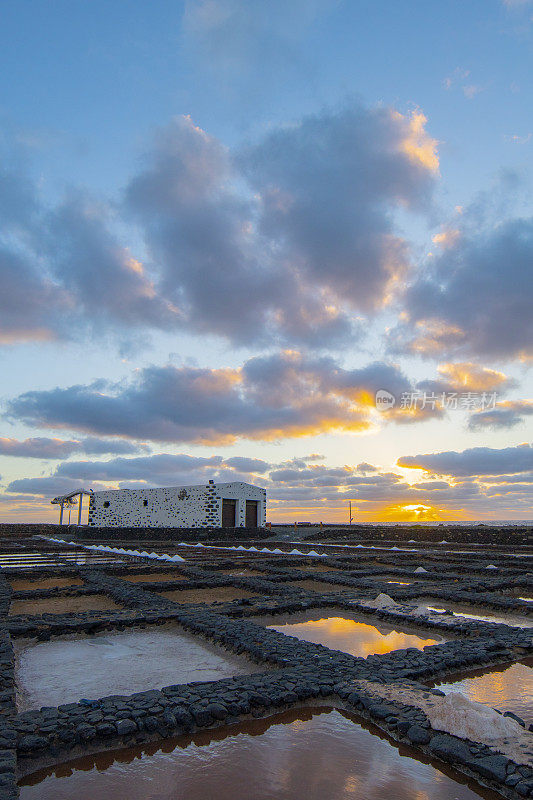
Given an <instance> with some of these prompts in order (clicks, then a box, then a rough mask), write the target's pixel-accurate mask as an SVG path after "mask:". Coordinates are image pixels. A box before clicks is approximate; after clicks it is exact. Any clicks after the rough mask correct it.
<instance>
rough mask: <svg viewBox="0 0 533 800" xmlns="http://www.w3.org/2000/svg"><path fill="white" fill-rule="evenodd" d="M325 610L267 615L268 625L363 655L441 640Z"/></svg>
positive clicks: (307, 639) (356, 654) (333, 648)
mask: <svg viewBox="0 0 533 800" xmlns="http://www.w3.org/2000/svg"><path fill="white" fill-rule="evenodd" d="M326 613H329V614H331V612H325V611H324V610H322V611H319V612H316V611H312V612H307V613H305V614H302V615H291V616H290V617H286V618H285V622H283V623H282V622H281V620H280V621H276V620H275V618H270V619H269V620H268V627H269V628H271V629H273V630H276V631H279V632H280V633H285V634H286V635H288V636H296V638H297V639H304V640H305V641H307V642H314V643H315V644H322V645H325V647H330V648H331V649H332V650H342V651H343V652H345V653H350V655H352V656H362V657H363V658H365V657H366V656H370V655H374V654H376V653H378V654H383V653H390V652H391V651H392V650H401V649H404V648H407V647H416V648H418V649H419V650H421V649H422V648H423V647H425V646H426V645H428V644H439V643H440V642H442V641H443V639H441V638H436V639H435V638H433V639H425V638H423V637H421V636H418V635H417V634H414V633H408V632H405V631H398V630H396V629H394V628H392V627H391V626H388V625H381V624H380V626H379V628H378V627H377V626H375V625H371V624H369V623H367V622H360V621H359V620H358V619H354V618H353V617H352V616H350V615H349V614H345V613H342V612H338V613H336V614H335V615H334V616H327V617H326V616H325V614H326Z"/></svg>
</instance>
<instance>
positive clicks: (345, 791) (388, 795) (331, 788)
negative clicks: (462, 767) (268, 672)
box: [20, 709, 496, 800]
mask: <svg viewBox="0 0 533 800" xmlns="http://www.w3.org/2000/svg"><path fill="white" fill-rule="evenodd" d="M228 730H230V731H232V732H231V733H230V734H228ZM412 755H413V754H412V752H411V751H410V750H407V749H406V748H403V747H402V748H401V749H400V750H399V749H397V747H396V746H394V745H393V744H391V743H390V742H389V741H387V740H386V739H384V738H382V737H381V736H379V735H373V734H372V733H370V732H369V731H368V730H366V729H365V728H364V727H362V726H361V725H359V724H358V723H357V722H356V721H355V720H353V719H350V718H349V717H348V716H347V715H344V714H341V713H340V712H338V711H331V710H328V709H321V710H313V711H310V710H304V711H299V712H288V713H286V714H283V715H278V716H277V717H273V718H271V720H254V721H253V722H250V723H246V724H245V725H239V726H237V727H236V728H230V729H226V735H224V733H223V732H222V731H217V732H211V734H210V733H209V732H206V733H204V734H201V735H198V736H195V737H193V738H192V739H187V740H183V739H181V740H179V739H178V740H174V741H169V742H166V743H164V745H163V746H158V745H152V746H151V747H150V746H149V747H147V748H145V749H144V750H142V749H140V748H139V749H131V750H122V751H116V752H114V753H103V754H101V755H98V756H91V757H88V758H85V759H78V760H76V761H71V762H69V763H68V764H64V765H61V766H59V767H57V768H55V769H53V770H49V771H48V772H45V771H43V772H40V773H36V774H34V775H30V776H28V777H27V778H24V779H23V780H22V781H21V790H20V797H21V800H71V798H73V797H75V798H76V800H108V798H112V797H115V798H128V800H185V798H186V800H214V799H215V798H216V800H302V798H305V800H476V798H477V800H479V798H480V797H483V798H485V800H496V795H495V794H494V793H493V792H490V791H488V790H486V789H482V788H481V787H479V788H477V787H476V786H475V784H474V783H473V782H469V785H467V784H466V783H465V779H464V778H462V777H461V776H459V775H454V774H453V772H451V771H447V773H446V774H445V773H444V772H441V771H440V769H437V768H436V767H435V766H433V765H432V764H431V763H428V762H425V763H423V762H421V761H418V760H416V759H415V758H413V757H412ZM454 778H456V779H457V780H454Z"/></svg>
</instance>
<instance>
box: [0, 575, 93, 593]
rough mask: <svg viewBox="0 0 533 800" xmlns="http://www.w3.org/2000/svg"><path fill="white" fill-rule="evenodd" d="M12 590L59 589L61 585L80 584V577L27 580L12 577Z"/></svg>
mask: <svg viewBox="0 0 533 800" xmlns="http://www.w3.org/2000/svg"><path fill="white" fill-rule="evenodd" d="M10 584H11V587H12V589H13V591H15V592H20V591H23V590H26V589H59V587H63V586H82V585H83V581H82V579H81V578H42V579H41V580H29V579H28V578H12V580H11V581H10Z"/></svg>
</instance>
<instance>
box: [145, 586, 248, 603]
mask: <svg viewBox="0 0 533 800" xmlns="http://www.w3.org/2000/svg"><path fill="white" fill-rule="evenodd" d="M158 594H159V595H160V596H161V597H166V598H167V600H173V601H174V602H175V603H230V602H231V601H232V600H244V599H245V598H246V597H257V594H256V593H255V592H249V591H248V590H247V589H235V588H234V587H233V586H214V587H213V588H212V589H174V590H173V591H169V592H159V593H158Z"/></svg>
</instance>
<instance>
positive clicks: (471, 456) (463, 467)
mask: <svg viewBox="0 0 533 800" xmlns="http://www.w3.org/2000/svg"><path fill="white" fill-rule="evenodd" d="M397 464H398V466H399V467H410V468H413V469H423V470H426V472H432V473H435V474H436V475H453V476H458V477H461V476H479V475H501V474H504V473H509V474H511V475H512V474H515V473H520V472H527V471H529V470H532V469H533V446H531V445H529V444H521V445H518V446H516V447H504V448H503V449H501V450H497V449H493V448H490V447H472V448H469V449H467V450H463V451H462V452H457V451H454V450H449V451H447V452H443V453H427V454H425V455H422V454H421V455H417V456H402V457H401V458H399V459H398V461H397Z"/></svg>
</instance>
